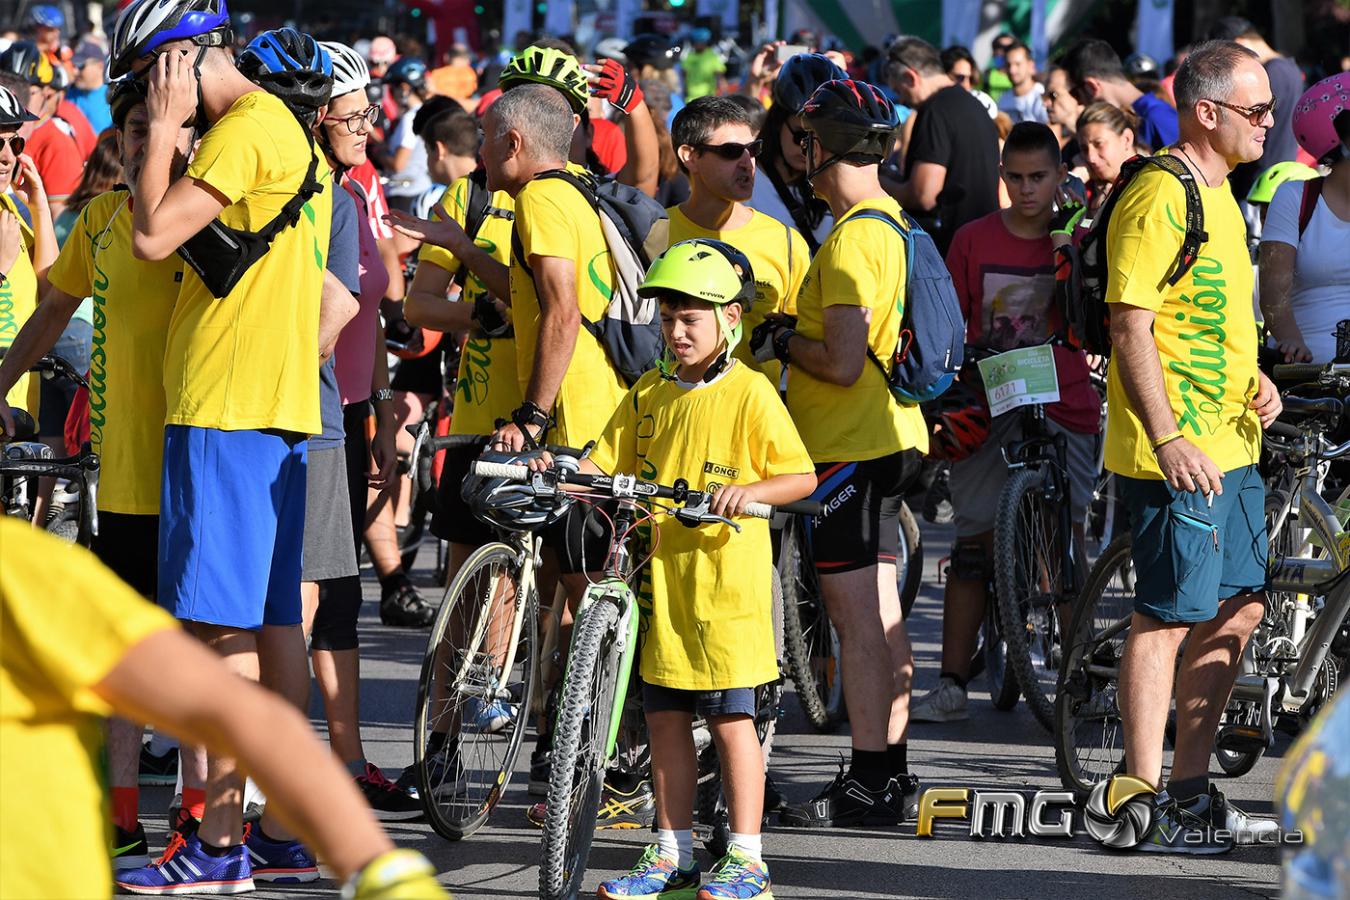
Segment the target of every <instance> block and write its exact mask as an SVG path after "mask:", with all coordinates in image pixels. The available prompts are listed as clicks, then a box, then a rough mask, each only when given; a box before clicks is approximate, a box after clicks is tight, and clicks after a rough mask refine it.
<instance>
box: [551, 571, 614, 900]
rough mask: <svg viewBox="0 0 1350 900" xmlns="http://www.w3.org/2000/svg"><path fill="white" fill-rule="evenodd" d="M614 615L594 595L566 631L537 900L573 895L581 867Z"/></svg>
mask: <svg viewBox="0 0 1350 900" xmlns="http://www.w3.org/2000/svg"><path fill="white" fill-rule="evenodd" d="M618 621H619V610H618V607H617V606H616V605H615V604H614V603H613V602H612V601H611V600H610V599H609V598H608V597H605V596H600V597H596V598H595V599H594V600H593V601H592V602H591V603H590V605H589V606H587V607H586V609H585V610H584V611H583V612H582V614H581V618H580V620H579V621H578V622H577V624H576V627H575V633H574V635H573V637H572V647H571V650H570V652H569V654H568V660H567V670H566V671H565V672H564V673H563V681H562V687H561V690H560V692H559V700H558V717H557V721H556V722H555V723H554V727H553V759H552V766H551V771H550V773H549V785H548V800H547V802H546V806H545V808H546V810H547V812H546V814H545V818H544V840H543V854H542V861H541V862H540V865H539V896H540V897H541V898H543V900H570V898H574V897H576V896H577V895H578V892H579V891H580V890H581V880H582V878H583V877H585V874H586V859H587V857H589V856H590V852H591V840H592V838H594V837H595V816H596V812H597V810H598V809H599V807H600V793H601V791H602V789H603V787H604V782H605V766H606V764H607V763H608V762H609V760H608V755H609V748H608V747H607V746H606V745H607V742H608V740H609V729H610V723H611V720H612V715H611V714H612V712H613V709H614V702H615V692H616V687H617V682H618V678H619V675H618V668H619V656H620V654H619V646H618V644H619V642H618V637H619V635H618V628H617V626H618Z"/></svg>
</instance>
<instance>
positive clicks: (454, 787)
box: [394, 746, 469, 808]
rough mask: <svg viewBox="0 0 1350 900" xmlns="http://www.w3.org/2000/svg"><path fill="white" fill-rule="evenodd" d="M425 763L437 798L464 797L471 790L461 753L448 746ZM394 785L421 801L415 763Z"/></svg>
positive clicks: (432, 789) (406, 769) (433, 792)
mask: <svg viewBox="0 0 1350 900" xmlns="http://www.w3.org/2000/svg"><path fill="white" fill-rule="evenodd" d="M424 763H425V765H426V767H427V781H428V782H430V783H431V792H432V794H433V795H434V796H435V798H436V799H437V800H447V799H450V798H452V797H463V796H464V795H465V794H467V793H468V792H469V780H468V778H467V777H466V776H465V774H464V766H463V764H462V763H460V760H459V754H458V753H453V752H451V751H450V749H449V747H448V746H447V747H446V748H444V749H442V750H441V751H440V752H438V753H434V754H432V755H431V756H428V757H427V758H426V759H425V760H424ZM394 787H396V788H398V789H399V790H400V791H402V792H403V793H405V794H407V795H408V796H409V797H412V798H413V799H414V800H419V801H420V799H421V796H422V794H421V789H420V788H419V787H418V781H417V766H416V765H415V764H414V765H411V766H408V767H406V768H405V769H404V770H403V771H402V772H400V773H399V776H398V780H397V781H395V782H394ZM419 808H420V807H419Z"/></svg>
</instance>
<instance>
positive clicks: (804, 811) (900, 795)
mask: <svg viewBox="0 0 1350 900" xmlns="http://www.w3.org/2000/svg"><path fill="white" fill-rule="evenodd" d="M908 777H909V778H913V776H908ZM915 783H916V784H917V780H916V781H915ZM904 820H905V794H904V791H903V790H902V788H901V786H900V785H898V784H897V783H896V781H895V779H891V781H890V782H888V783H887V785H886V787H884V788H882V789H881V790H879V791H869V790H868V789H867V788H865V787H863V785H862V784H860V783H859V782H858V781H857V779H854V778H850V777H848V775H847V773H846V771H845V767H844V764H843V762H842V761H841V762H840V763H839V774H838V775H836V776H835V778H834V781H831V782H830V783H829V785H827V786H826V788H825V790H823V791H821V792H820V793H819V794H817V795H816V797H815V799H813V800H812V801H811V802H809V803H804V804H801V805H800V806H788V807H787V808H786V809H784V810H783V811H782V812H781V813H779V814H778V821H779V823H780V824H782V825H785V826H787V827H788V828H846V827H849V826H854V825H864V826H868V825H872V826H875V825H899V824H900V823H901V822H903V821H904Z"/></svg>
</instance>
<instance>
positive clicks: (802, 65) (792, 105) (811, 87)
mask: <svg viewBox="0 0 1350 900" xmlns="http://www.w3.org/2000/svg"><path fill="white" fill-rule="evenodd" d="M847 78H848V73H847V72H845V71H844V70H843V69H841V68H839V67H838V66H837V65H835V64H834V63H833V62H832V61H831V60H830V58H829V57H828V56H826V55H825V54H823V53H799V54H797V55H796V56H793V57H791V58H789V59H788V61H787V62H785V63H783V66H782V68H780V69H779V70H778V77H777V78H775V79H774V81H773V102H774V105H775V106H782V107H783V108H785V109H790V110H792V111H793V112H794V113H795V112H799V111H800V110H801V108H802V106H803V105H805V103H806V101H807V100H809V99H811V95H812V94H814V93H815V92H816V88H818V87H820V86H821V85H822V84H824V83H825V82H827V81H844V80H847Z"/></svg>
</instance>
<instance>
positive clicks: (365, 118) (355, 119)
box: [332, 103, 380, 134]
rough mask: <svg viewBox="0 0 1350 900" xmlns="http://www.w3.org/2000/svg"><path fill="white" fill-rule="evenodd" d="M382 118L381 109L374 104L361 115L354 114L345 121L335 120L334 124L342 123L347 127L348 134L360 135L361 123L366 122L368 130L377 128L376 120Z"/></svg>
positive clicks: (360, 113)
mask: <svg viewBox="0 0 1350 900" xmlns="http://www.w3.org/2000/svg"><path fill="white" fill-rule="evenodd" d="M379 116H380V108H379V107H378V106H376V105H375V104H374V103H372V104H371V105H370V106H367V107H366V108H365V109H363V110H362V111H361V112H359V113H352V114H351V115H350V116H347V117H346V118H343V119H333V120H332V121H333V122H334V123H337V122H341V123H342V124H344V125H346V126H347V133H348V134H360V133H361V123H362V122H365V123H366V127H367V128H374V127H375V120H376V119H378V118H379Z"/></svg>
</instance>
